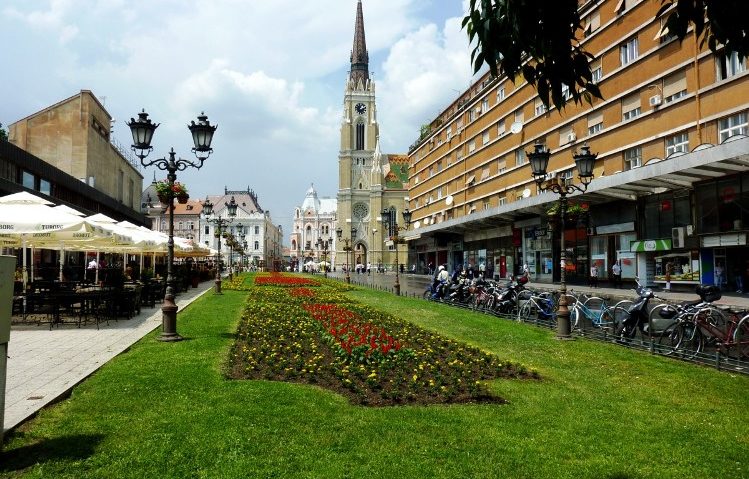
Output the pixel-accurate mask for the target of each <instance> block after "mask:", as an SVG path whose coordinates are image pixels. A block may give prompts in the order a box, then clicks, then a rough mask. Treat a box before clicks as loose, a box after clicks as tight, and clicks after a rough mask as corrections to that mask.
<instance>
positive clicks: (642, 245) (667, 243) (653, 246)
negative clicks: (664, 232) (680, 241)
mask: <svg viewBox="0 0 749 479" xmlns="http://www.w3.org/2000/svg"><path fill="white" fill-rule="evenodd" d="M670 250H671V240H670V239H655V240H639V241H632V242H631V243H629V251H631V252H632V253H642V252H646V251H670Z"/></svg>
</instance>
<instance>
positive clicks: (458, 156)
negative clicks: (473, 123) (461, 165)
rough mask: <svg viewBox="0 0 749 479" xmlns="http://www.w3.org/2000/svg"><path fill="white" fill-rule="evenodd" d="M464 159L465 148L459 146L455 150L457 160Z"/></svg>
mask: <svg viewBox="0 0 749 479" xmlns="http://www.w3.org/2000/svg"><path fill="white" fill-rule="evenodd" d="M462 159H463V148H458V150H457V151H456V152H455V161H460V160H462Z"/></svg>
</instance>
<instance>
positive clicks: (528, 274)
mask: <svg viewBox="0 0 749 479" xmlns="http://www.w3.org/2000/svg"><path fill="white" fill-rule="evenodd" d="M522 276H523V277H524V278H525V279H526V280H527V281H530V280H531V269H530V268H529V267H528V263H525V264H523V272H522Z"/></svg>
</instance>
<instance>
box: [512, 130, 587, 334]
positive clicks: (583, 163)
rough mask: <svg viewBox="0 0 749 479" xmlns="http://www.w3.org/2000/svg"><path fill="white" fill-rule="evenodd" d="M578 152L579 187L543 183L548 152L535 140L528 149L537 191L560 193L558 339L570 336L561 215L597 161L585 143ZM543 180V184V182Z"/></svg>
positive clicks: (585, 182) (582, 190)
mask: <svg viewBox="0 0 749 479" xmlns="http://www.w3.org/2000/svg"><path fill="white" fill-rule="evenodd" d="M581 150H582V151H581V152H580V153H576V154H574V155H573V158H574V159H575V165H577V171H578V177H579V178H580V183H581V184H582V187H580V186H577V185H573V184H566V183H564V182H559V181H558V180H557V179H556V178H555V179H554V180H551V181H548V182H546V168H547V167H548V166H549V157H550V156H551V152H550V151H549V150H548V149H547V148H546V147H545V146H544V145H543V144H542V143H536V144H535V145H534V151H532V152H527V153H526V154H527V155H528V159H529V162H530V164H531V169H532V171H533V179H534V181H535V182H536V185H538V189H539V191H552V192H554V193H556V194H558V195H559V218H560V222H559V224H560V226H561V232H562V234H561V240H560V249H561V261H560V266H561V270H560V272H559V273H560V274H559V294H560V295H561V296H560V298H559V310H558V311H557V338H558V339H571V337H572V335H571V328H570V311H569V309H568V308H567V284H566V282H565V276H566V269H567V268H566V266H567V265H566V260H567V259H566V257H567V251H566V249H565V246H564V229H565V225H564V217H565V215H566V214H567V195H568V194H572V193H574V192H575V191H579V192H581V193H582V192H584V191H585V190H587V189H588V185H589V184H590V182H591V181H592V180H593V167H594V166H595V163H596V157H597V156H598V154H597V153H591V152H590V147H589V146H588V145H587V144H584V145H583V146H582V148H581ZM545 182H546V183H545Z"/></svg>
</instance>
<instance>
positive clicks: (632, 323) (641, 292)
mask: <svg viewBox="0 0 749 479" xmlns="http://www.w3.org/2000/svg"><path fill="white" fill-rule="evenodd" d="M635 281H636V282H637V288H635V292H636V293H637V296H638V298H637V301H635V302H634V304H632V306H630V307H629V308H628V309H627V314H625V315H624V318H622V321H621V322H620V323H619V324H617V325H616V329H615V332H614V334H615V335H616V338H617V341H624V342H628V341H631V340H632V339H634V337H635V336H636V335H637V331H638V330H639V331H640V333H641V334H645V326H647V324H648V303H649V302H650V300H651V299H653V298H657V296H656V295H655V293H654V292H653V290H652V289H650V288H646V287H645V286H643V285H641V284H640V278H635Z"/></svg>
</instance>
